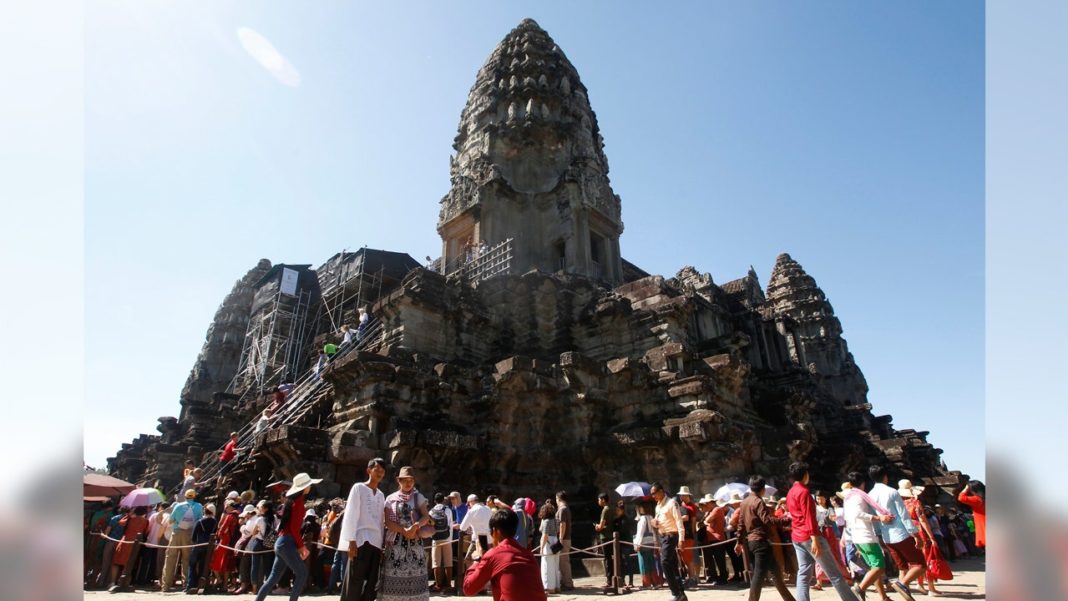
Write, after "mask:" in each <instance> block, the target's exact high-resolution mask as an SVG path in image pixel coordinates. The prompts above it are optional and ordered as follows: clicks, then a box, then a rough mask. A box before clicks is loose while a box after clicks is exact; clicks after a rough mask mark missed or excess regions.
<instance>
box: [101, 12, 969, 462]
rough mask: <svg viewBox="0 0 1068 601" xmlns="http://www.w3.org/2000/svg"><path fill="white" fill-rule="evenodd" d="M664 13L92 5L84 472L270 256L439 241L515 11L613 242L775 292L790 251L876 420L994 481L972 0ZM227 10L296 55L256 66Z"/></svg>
mask: <svg viewBox="0 0 1068 601" xmlns="http://www.w3.org/2000/svg"><path fill="white" fill-rule="evenodd" d="M671 6H672V8H671V9H665V8H664V7H662V6H660V5H657V7H656V8H655V9H654V7H653V6H652V5H645V4H637V3H634V4H626V3H618V2H585V3H581V4H579V5H578V6H575V5H574V3H569V2H548V1H546V2H539V3H536V4H529V5H526V7H524V6H521V5H519V4H518V3H489V2H465V3H462V4H459V5H456V4H454V3H434V2H426V3H412V4H406V5H404V6H396V5H394V3H386V4H385V5H377V4H375V5H370V4H354V3H314V4H307V3H302V4H300V5H298V4H295V3H281V2H232V3H227V4H226V5H225V6H220V5H217V3H207V2H205V3H200V4H198V5H196V6H195V8H191V7H190V5H189V4H183V5H179V4H177V3H175V4H170V5H163V4H161V3H151V4H149V3H143V2H134V1H129V2H110V3H93V4H90V5H88V6H87V8H86V29H85V50H86V54H85V173H86V177H85V186H86V187H85V281H86V295H85V303H86V309H85V325H86V338H85V355H86V368H87V369H86V375H85V378H86V411H85V456H86V460H87V461H88V462H89V463H90V464H91V465H99V464H103V463H104V460H105V458H106V457H107V456H110V455H112V454H114V451H115V450H117V448H118V447H119V445H120V444H121V443H122V442H127V441H129V440H130V439H132V438H134V437H135V436H136V435H137V434H139V433H141V432H154V426H155V423H156V421H155V420H156V418H157V417H159V416H161V415H176V414H177V412H178V409H179V406H178V395H179V393H180V391H181V387H182V384H183V383H184V381H185V378H186V377H187V375H188V372H189V369H190V367H191V366H192V364H193V361H194V359H195V357H196V354H197V352H198V351H199V349H200V346H201V344H202V343H203V339H204V333H205V331H206V329H207V327H208V325H209V323H210V320H211V318H212V315H213V314H214V311H215V309H216V308H217V306H218V304H219V302H220V301H221V300H222V297H223V296H224V295H225V294H226V293H227V292H228V291H229V289H230V288H231V286H232V285H233V283H234V281H235V280H236V279H237V278H238V277H240V276H241V275H242V274H243V273H244V272H245V271H246V270H247V269H249V268H250V267H252V266H253V265H254V264H255V263H256V261H257V260H258V259H259V258H261V257H266V258H269V259H271V260H272V261H275V262H293V263H302V262H307V263H315V264H318V263H319V262H321V261H322V260H324V259H325V258H327V257H329V256H330V255H331V254H333V253H335V252H337V251H339V250H341V249H343V248H350V249H351V248H358V247H360V246H363V245H368V246H371V247H377V248H387V249H391V250H401V251H405V252H408V253H410V254H411V255H412V256H414V257H416V258H421V257H423V256H424V255H431V256H437V255H438V254H439V252H438V249H439V243H438V238H437V236H436V233H435V230H434V225H435V222H436V219H437V213H438V200H440V198H441V196H442V195H443V194H444V193H445V192H446V191H447V189H448V156H449V154H450V153H451V144H452V139H453V137H454V136H455V134H456V126H457V123H458V120H459V115H460V111H461V110H462V108H463V105H464V102H465V101H466V98H467V93H468V90H469V88H470V86H471V84H472V83H473V82H474V77H475V73H476V72H477V70H478V68H479V67H480V66H481V65H482V63H483V62H484V61H485V59H486V57H487V56H488V55H489V53H490V51H491V50H492V49H493V47H494V46H495V45H496V44H497V42H498V41H499V40H500V39H501V38H502V37H503V36H504V35H505V34H506V33H507V32H508V31H509V30H510V29H511V28H512V27H514V26H515V25H516V24H517V23H518V22H519V21H520V20H521V19H522V18H524V17H528V16H529V17H532V18H534V19H536V20H538V22H539V23H540V24H541V25H542V26H543V27H544V28H545V29H546V30H547V31H548V32H549V34H550V35H552V36H553V38H554V39H555V40H556V42H557V43H558V44H559V45H560V46H561V48H562V49H563V50H564V52H565V53H566V54H567V55H568V57H569V58H570V59H571V61H572V62H573V63H574V65H575V66H576V68H577V69H578V71H579V74H580V75H581V77H582V80H583V83H585V85H586V86H587V87H588V89H589V97H590V102H591V105H592V106H593V108H594V110H595V111H596V113H597V117H598V120H599V123H600V127H601V132H602V134H603V136H604V138H605V145H606V146H605V152H606V154H607V156H608V160H609V164H610V167H611V173H610V177H611V179H612V185H613V187H614V189H615V191H616V193H618V194H619V195H620V196H621V198H622V202H623V219H624V222H625V224H626V231H625V233H624V235H623V238H622V240H621V248H622V251H623V255H624V256H625V257H626V258H627V259H628V260H630V261H632V262H634V263H636V264H638V265H639V266H641V267H643V268H644V269H646V270H647V271H650V272H655V273H662V274H665V275H672V274H674V273H675V271H677V270H678V269H679V268H680V267H682V266H683V265H694V266H696V267H697V268H698V269H699V270H701V271H708V272H711V274H712V276H713V278H714V279H715V281H717V282H720V283H723V282H725V281H727V280H730V279H733V278H736V277H740V276H742V275H744V274H745V271H746V270H747V269H748V267H749V265H750V264H752V265H753V266H754V268H755V269H756V271H757V273H758V275H759V276H760V278H761V281H762V282H763V283H764V284H766V283H767V278H768V275H769V273H770V270H771V267H772V265H773V263H774V259H775V256H776V255H777V254H778V253H780V252H790V253H791V254H792V255H793V257H794V258H795V259H797V260H798V261H799V262H800V263H801V264H802V265H803V266H804V267H805V268H806V270H808V272H809V273H810V274H811V275H813V276H814V277H815V278H816V280H817V282H818V283H819V284H820V285H821V286H822V288H823V289H824V291H825V292H826V293H827V295H828V297H829V299H830V301H831V302H832V304H833V305H834V308H835V311H836V313H837V315H838V316H839V317H840V319H841V320H842V324H843V327H844V331H845V337H846V338H847V340H848V341H849V345H850V349H851V350H852V352H853V354H854V356H855V357H856V359H857V362H858V364H859V365H860V367H861V369H862V370H863V371H864V373H865V376H866V377H867V379H868V383H869V386H870V387H871V392H870V393H869V400H870V401H871V402H872V404H873V405H874V406H875V412H876V413H877V414H883V413H891V414H893V415H894V418H895V419H894V424H895V426H897V427H898V428H914V429H917V430H930V431H931V435H930V442H932V443H933V444H934V445H935V446H938V447H940V448H942V449H944V450H945V455H944V458H945V460H946V462H947V463H948V464H949V465H950V466H951V467H953V468H958V469H962V470H965V471H967V472H969V473H971V474H972V475H973V476H983V475H984V473H985V470H984V463H983V462H984V424H983V418H982V413H983V392H984V391H983V343H984V339H983V309H984V307H983V300H982V299H983V285H984V281H983V277H984V263H983V225H984V222H983V218H984V214H983V206H984V205H983V192H984V190H983V166H984V165H983V151H984V149H983V142H984V137H983V136H984V129H983V127H984V123H983V116H984V105H983V91H984V63H983V53H984V44H983V34H984V31H983V5H982V4H981V3H920V2H898V3H894V4H892V5H872V4H863V5H862V4H859V3H849V2H835V3H832V2H817V3H806V4H805V5H803V6H802V5H801V4H799V3H789V2H758V3H744V4H743V3H733V2H722V3H692V4H683V3H679V4H673V5H671ZM241 28H247V29H248V30H251V31H254V32H258V34H259V35H260V36H262V37H263V38H265V39H266V40H269V43H270V44H272V45H273V47H274V48H275V49H277V52H278V53H279V54H280V55H281V56H283V57H284V58H285V60H286V61H288V64H290V65H291V66H292V71H289V70H283V71H282V72H283V75H282V76H281V78H279V77H276V76H275V75H272V73H271V72H270V71H269V70H268V69H265V68H264V67H263V66H262V65H261V64H260V63H258V62H257V61H256V60H254V59H253V57H252V56H251V55H250V53H249V52H248V51H246V49H245V47H244V46H243V45H242V38H241V37H239V35H238V31H239V30H240V29H241ZM244 37H245V40H246V44H247V43H248V36H244ZM253 46H254V47H257V46H255V44H254V45H253ZM259 47H262V46H259ZM278 71H279V70H278V69H276V72H278ZM293 72H296V73H297V74H298V78H299V81H295V80H294V78H293V77H292V74H293ZM294 84H296V85H294Z"/></svg>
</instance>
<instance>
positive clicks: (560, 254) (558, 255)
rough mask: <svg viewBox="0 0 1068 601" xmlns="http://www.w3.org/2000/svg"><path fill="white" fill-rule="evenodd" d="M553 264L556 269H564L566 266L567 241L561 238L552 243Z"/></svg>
mask: <svg viewBox="0 0 1068 601" xmlns="http://www.w3.org/2000/svg"><path fill="white" fill-rule="evenodd" d="M553 266H554V267H556V269H557V271H564V270H565V269H566V268H567V243H566V242H564V241H563V240H557V241H556V242H554V243H553Z"/></svg>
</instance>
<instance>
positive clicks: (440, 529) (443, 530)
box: [430, 505, 452, 540]
mask: <svg viewBox="0 0 1068 601" xmlns="http://www.w3.org/2000/svg"><path fill="white" fill-rule="evenodd" d="M446 511H448V509H445V506H444V505H435V506H434V508H433V509H431V510H430V519H432V520H434V534H433V536H432V537H431V538H433V539H434V540H447V539H448V538H450V537H451V535H452V533H451V532H449V519H448V516H446V515H445V512H446Z"/></svg>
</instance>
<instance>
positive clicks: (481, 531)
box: [460, 495, 493, 557]
mask: <svg viewBox="0 0 1068 601" xmlns="http://www.w3.org/2000/svg"><path fill="white" fill-rule="evenodd" d="M467 507H468V509H467V515H465V516H464V520H463V521H462V522H460V532H467V531H468V530H470V531H471V540H473V541H477V545H474V546H475V547H477V549H478V555H479V557H481V556H482V554H483V553H485V552H486V551H489V535H490V527H489V520H490V516H491V515H492V514H493V510H492V509H490V508H489V507H486V505H485V504H484V503H482V502H481V501H480V500H479V499H478V495H468V496H467Z"/></svg>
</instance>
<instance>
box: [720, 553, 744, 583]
mask: <svg viewBox="0 0 1068 601" xmlns="http://www.w3.org/2000/svg"><path fill="white" fill-rule="evenodd" d="M724 546H725V547H727V557H730V558H731V570H732V572H733V576H731V578H734V579H735V580H741V579H742V572H744V571H745V562H744V561H742V556H741V555H738V553H737V552H736V551H735V550H734V545H724Z"/></svg>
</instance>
